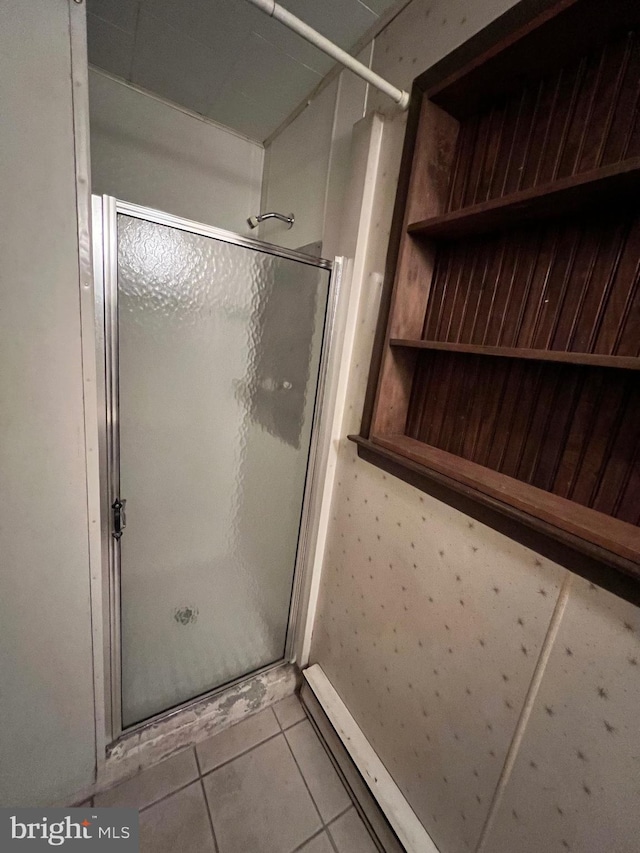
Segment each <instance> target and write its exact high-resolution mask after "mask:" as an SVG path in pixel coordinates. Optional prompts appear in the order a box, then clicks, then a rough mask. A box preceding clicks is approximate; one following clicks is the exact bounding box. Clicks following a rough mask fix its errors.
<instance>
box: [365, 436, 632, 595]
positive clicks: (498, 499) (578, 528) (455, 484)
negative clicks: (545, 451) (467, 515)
mask: <svg viewBox="0 0 640 853" xmlns="http://www.w3.org/2000/svg"><path fill="white" fill-rule="evenodd" d="M349 439H350V440H352V441H354V442H356V444H358V446H359V447H360V448H363V449H364V450H366V451H367V452H369V453H372V454H374V455H375V454H379V455H381V456H383V457H386V458H387V459H390V460H391V461H392V462H395V463H397V464H399V465H400V466H406V467H407V468H409V469H411V470H412V471H414V472H415V473H417V474H419V475H422V476H424V477H426V478H427V479H431V480H434V481H435V482H436V483H438V484H440V485H443V486H445V487H446V488H448V489H451V490H452V491H454V492H458V493H460V494H462V495H464V496H466V497H468V498H471V499H472V500H474V501H477V502H479V503H481V504H483V505H484V506H486V507H488V508H489V509H492V510H494V511H496V512H498V513H500V514H502V515H506V516H508V517H509V518H511V519H512V520H514V521H516V522H520V523H522V524H524V525H526V526H528V527H531V528H533V529H534V530H535V531H537V532H538V533H541V534H543V535H544V536H547V537H550V538H552V539H554V540H556V541H557V542H559V543H560V544H562V545H566V546H568V547H569V548H570V549H574V550H575V551H577V552H579V553H581V554H584V555H586V556H587V558H589V559H592V560H595V561H597V562H599V563H604V564H605V565H606V566H608V567H611V568H614V569H616V570H617V571H618V572H621V573H623V574H624V575H625V576H626V581H627V582H628V581H629V580H631V581H632V582H633V583H634V584H637V585H638V587H639V592H640V584H639V583H638V582H640V529H639V528H636V527H634V526H633V525H631V524H627V523H626V522H623V521H620V520H619V519H616V518H611V517H610V516H608V515H604V514H603V513H600V512H597V511H596V510H593V509H590V508H589V507H583V506H581V505H579V504H575V503H573V502H572V501H568V500H566V499H565V498H561V497H558V496H557V495H552V494H550V493H549V492H545V491H543V490H542V489H538V488H536V487H535V486H530V485H528V484H527V483H521V482H520V481H518V480H514V479H513V478H512V477H507V476H506V475H504V474H500V473H499V472H496V471H492V470H490V469H488V468H485V467H484V466H481V465H478V464H476V463H475V462H469V461H468V460H466V459H462V458H460V457H457V456H454V455H453V454H450V453H447V452H446V451H443V450H439V449H438V448H434V447H430V446H428V445H425V444H423V443H422V442H419V441H416V440H415V439H412V438H409V437H407V436H404V435H393V436H371V437H370V438H368V439H367V438H363V437H362V436H358V435H350V436H349ZM542 504H544V506H542ZM625 597H628V596H625Z"/></svg>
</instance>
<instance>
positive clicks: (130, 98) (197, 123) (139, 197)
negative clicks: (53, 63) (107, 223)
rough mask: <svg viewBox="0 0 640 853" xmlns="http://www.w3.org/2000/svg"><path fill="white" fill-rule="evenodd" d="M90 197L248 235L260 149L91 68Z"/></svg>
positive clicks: (258, 180) (259, 172)
mask: <svg viewBox="0 0 640 853" xmlns="http://www.w3.org/2000/svg"><path fill="white" fill-rule="evenodd" d="M89 85H90V91H89V95H90V112H91V172H92V184H93V192H94V193H98V194H103V193H105V194H107V195H113V196H116V197H117V198H120V199H123V200H124V201H130V202H133V203H134V204H142V205H146V206H147V207H154V208H157V209H158V210H164V211H166V212H168V213H173V214H175V215H177V216H183V217H185V218H187V219H195V220H196V221H198V222H204V223H206V224H208V225H215V226H217V227H218V228H226V229H228V230H229V231H236V232H240V233H242V234H247V233H248V232H249V228H248V226H247V218H248V217H249V216H251V215H252V214H255V213H257V212H258V210H259V208H260V191H261V181H262V167H263V158H264V149H263V148H262V146H261V145H259V144H258V143H257V142H252V141H250V140H248V139H246V138H245V137H243V136H240V135H239V134H237V133H236V132H235V131H232V130H229V129H227V128H224V127H222V126H221V125H219V124H215V123H214V122H212V121H210V120H208V119H204V118H202V117H200V116H197V115H195V114H194V113H189V112H187V111H185V110H183V109H180V108H178V107H176V106H173V105H172V104H170V103H169V102H167V101H164V100H161V99H160V98H156V97H155V96H153V95H150V94H147V93H145V92H142V91H141V90H139V89H136V88H134V87H132V86H129V85H127V84H126V83H123V82H121V81H119V80H116V79H115V78H113V77H110V76H108V75H106V74H104V73H103V72H101V71H98V70H96V69H93V68H92V69H90V72H89Z"/></svg>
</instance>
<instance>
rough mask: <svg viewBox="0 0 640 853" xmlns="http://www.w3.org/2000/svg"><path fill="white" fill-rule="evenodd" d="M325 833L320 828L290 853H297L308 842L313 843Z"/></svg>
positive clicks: (322, 828) (323, 829)
mask: <svg viewBox="0 0 640 853" xmlns="http://www.w3.org/2000/svg"><path fill="white" fill-rule="evenodd" d="M324 833H325V828H324V826H322V827H321V828H320V829H319V830H318V831H317V832H314V833H313V835H310V836H309V837H308V838H306V839H305V840H304V841H303V842H302V843H301V844H298V846H297V847H294V848H293V850H292V851H291V853H298V851H299V850H302V849H303V847H306V846H307V844H308V843H309V842H310V841H313V840H314V838H319V837H320V836H321V835H323V834H324Z"/></svg>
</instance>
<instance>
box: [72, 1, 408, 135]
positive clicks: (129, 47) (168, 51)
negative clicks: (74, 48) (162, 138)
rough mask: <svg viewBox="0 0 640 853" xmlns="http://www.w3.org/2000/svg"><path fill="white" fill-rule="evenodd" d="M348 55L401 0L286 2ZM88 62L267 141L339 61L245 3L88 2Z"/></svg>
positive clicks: (288, 7)
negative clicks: (371, 28) (379, 19)
mask: <svg viewBox="0 0 640 853" xmlns="http://www.w3.org/2000/svg"><path fill="white" fill-rule="evenodd" d="M280 2H281V3H282V5H283V6H285V7H286V8H287V9H288V10H289V11H290V12H292V13H293V14H294V15H297V16H298V17H299V18H302V20H304V21H305V22H306V23H308V24H310V25H311V26H312V27H314V28H315V29H317V30H319V31H320V32H321V33H323V35H326V36H328V37H329V38H330V39H332V40H333V41H335V42H336V43H337V44H339V45H340V46H341V47H343V48H345V49H346V50H349V49H350V48H352V47H353V46H354V45H355V44H356V42H357V41H358V40H359V39H360V38H361V37H362V36H363V35H364V33H365V32H366V31H367V30H368V29H369V28H370V27H372V26H373V25H374V24H375V23H376V21H377V19H378V17H379V16H380V15H381V14H382V13H384V12H385V11H386V10H387V9H388V8H389V7H391V6H394V5H395V4H396V2H397V0H280ZM87 13H88V14H87V37H88V42H89V62H91V63H92V64H93V65H96V66H98V67H99V68H103V69H104V70H105V71H109V72H110V73H111V74H115V75H116V76H118V77H121V78H123V79H124V80H127V81H129V82H131V83H135V84H136V85H138V86H142V87H143V88H145V89H148V90H149V91H151V92H154V93H155V94H157V95H161V96H162V97H164V98H168V99H169V100H171V101H174V102H176V103H178V104H180V105H181V106H183V107H187V108H188V109H190V110H193V111H195V112H197V113H201V114H202V115H205V116H208V117H209V118H212V119H214V120H215V121H218V122H220V123H221V124H224V125H227V126H228V127H232V128H234V130H237V131H239V132H240V133H243V134H245V135H246V136H248V137H250V138H251V139H256V140H258V141H260V142H262V141H263V140H264V139H266V138H267V137H268V136H269V135H270V134H271V133H273V131H274V130H275V129H276V128H277V127H278V126H279V125H280V124H281V123H282V122H283V121H284V119H286V118H287V116H288V115H289V114H290V113H291V112H292V111H293V110H294V109H295V107H297V105H298V104H299V103H300V101H301V100H302V99H303V98H304V97H305V96H306V95H308V94H309V93H310V92H311V91H312V90H313V89H314V88H315V86H316V85H317V84H318V83H319V82H320V80H321V79H322V78H323V77H324V75H325V74H326V73H327V71H329V69H330V68H331V67H332V65H333V61H332V60H331V59H330V58H329V57H328V56H326V55H325V54H324V53H321V52H320V51H319V50H317V49H316V48H314V47H312V45H310V44H308V43H307V42H306V41H304V40H303V39H301V38H300V37H299V36H297V35H295V33H292V32H291V31H290V30H288V29H286V28H285V27H283V26H282V24H279V23H278V22H277V21H274V20H273V19H272V18H269V17H268V16H267V15H265V14H264V13H263V12H260V11H259V10H258V9H256V8H255V7H254V6H252V5H250V4H249V3H248V2H246V0H87Z"/></svg>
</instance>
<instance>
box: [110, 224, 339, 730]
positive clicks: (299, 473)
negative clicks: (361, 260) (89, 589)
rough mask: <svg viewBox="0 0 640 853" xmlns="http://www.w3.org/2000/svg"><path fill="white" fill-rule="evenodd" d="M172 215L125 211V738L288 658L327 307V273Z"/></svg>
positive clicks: (119, 317)
mask: <svg viewBox="0 0 640 853" xmlns="http://www.w3.org/2000/svg"><path fill="white" fill-rule="evenodd" d="M127 209H129V208H127ZM168 221H169V218H168V217H165V220H164V224H162V223H160V222H158V221H150V220H148V219H145V218H144V217H143V216H142V215H140V216H136V215H129V214H128V213H127V214H125V213H122V212H119V213H118V214H117V287H116V288H115V289H114V288H112V292H111V296H110V298H111V300H112V305H111V312H110V313H111V316H112V318H114V323H113V325H114V326H115V328H114V329H112V330H111V339H112V342H113V343H112V346H113V351H114V355H115V357H114V358H113V359H112V363H113V365H114V368H112V373H114V374H115V378H114V380H113V381H114V388H115V391H114V394H113V404H112V405H113V406H114V413H113V422H114V424H117V430H115V431H114V435H115V443H116V444H117V445H118V446H117V448H116V457H117V465H116V466H115V475H114V478H113V479H114V481H116V482H114V483H113V484H112V489H113V494H112V497H113V499H114V502H115V501H116V500H117V499H120V500H126V508H125V511H124V512H126V527H124V529H123V530H122V535H121V537H120V538H118V539H117V541H116V540H114V542H115V548H116V564H117V568H118V573H119V598H120V643H121V648H120V669H121V713H122V727H123V728H127V727H129V726H131V725H134V724H136V723H138V722H140V721H142V720H145V719H148V718H149V717H152V716H154V715H156V714H158V713H161V712H163V711H166V710H167V709H170V708H172V707H175V706H177V705H179V704H182V703H184V702H186V701H188V700H190V699H192V698H195V697H197V696H199V695H201V694H203V693H206V692H208V691H210V690H212V689H214V688H216V687H219V686H221V685H223V684H225V683H227V682H230V681H233V680H234V679H237V678H239V677H240V676H242V675H244V674H247V673H250V672H252V671H255V670H257V669H260V668H262V667H264V666H266V665H268V664H271V663H274V662H276V661H278V660H281V659H282V658H283V657H284V653H285V643H286V637H287V625H288V619H289V609H290V600H291V593H292V584H293V577H294V566H295V562H296V552H297V547H298V537H299V528H300V520H301V513H302V505H303V495H304V488H305V477H306V472H307V466H308V459H309V448H310V438H311V423H312V419H313V412H314V405H315V399H316V391H317V385H318V375H319V365H320V353H321V348H322V340H323V332H324V325H325V315H326V310H327V302H328V295H329V270H328V269H327V268H326V267H327V264H326V262H324V266H322V265H321V264H322V263H323V262H314V260H313V259H308V261H302V260H299V259H297V258H294V257H292V256H284V257H283V256H279V255H278V254H277V253H274V250H272V249H268V248H265V249H262V248H260V247H255V246H250V245H247V244H246V243H243V241H239V242H233V241H232V239H231V235H229V236H227V237H226V238H224V237H217V236H211V233H194V231H193V230H185V228H183V227H180V224H179V222H178V224H176V225H175V226H172V225H171V224H167V222H168ZM209 231H210V232H212V233H213V229H209ZM218 233H220V232H218ZM247 242H249V241H247ZM285 255H286V253H285ZM107 313H109V312H107ZM112 467H113V466H112ZM117 480H119V482H117ZM117 515H121V513H120V512H118V513H116V512H115V511H114V523H115V524H116V528H117V526H118V523H119V519H118V518H117V517H115V516H117ZM118 532H119V530H118V529H116V530H114V533H115V535H116V537H117V536H118Z"/></svg>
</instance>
